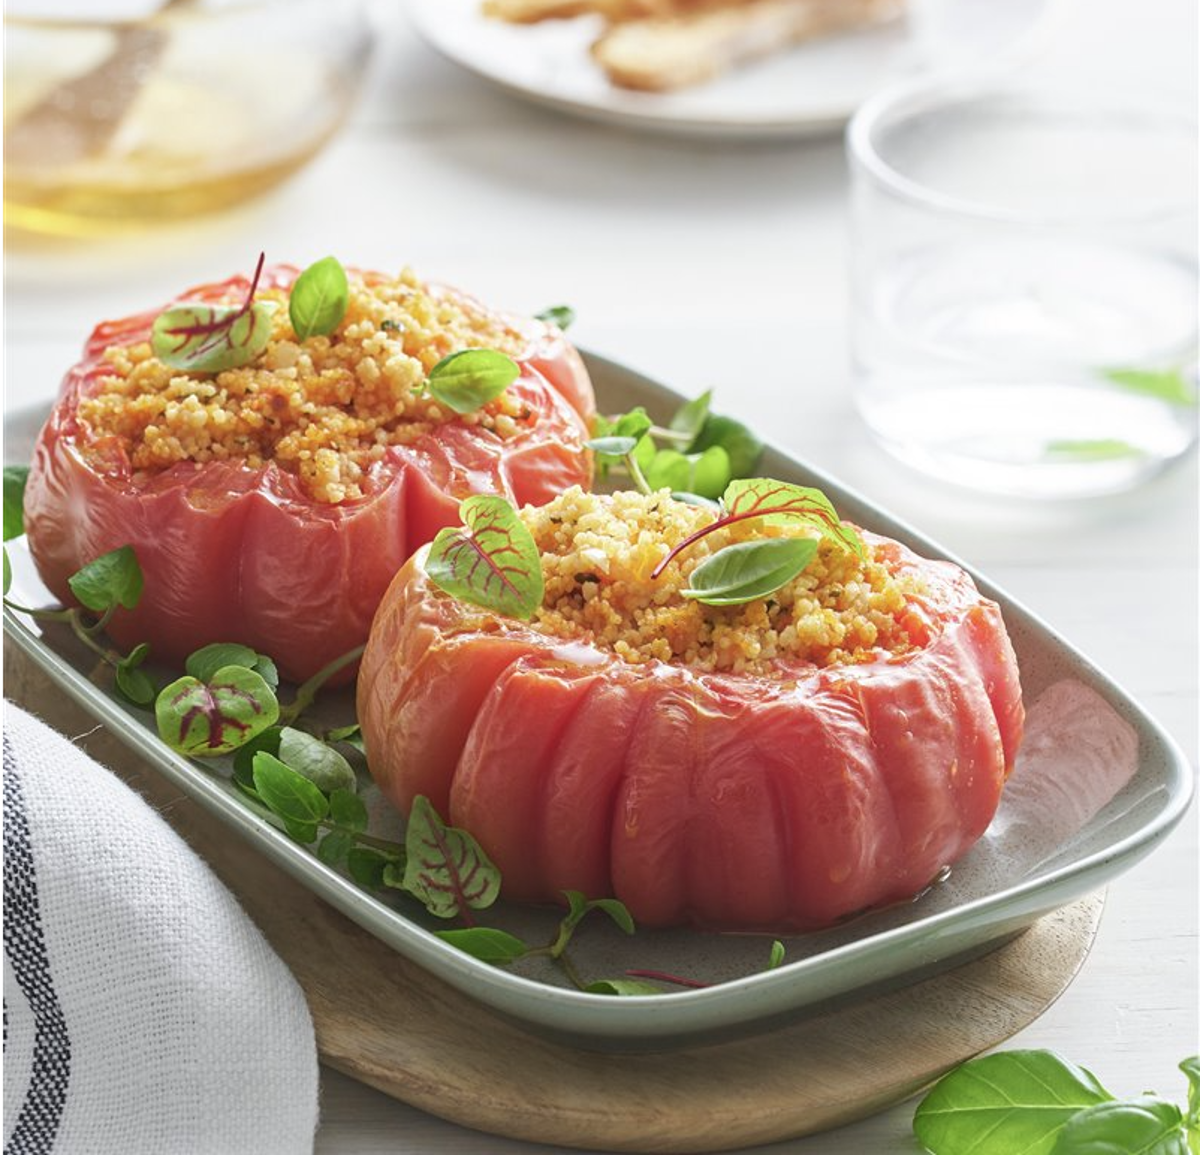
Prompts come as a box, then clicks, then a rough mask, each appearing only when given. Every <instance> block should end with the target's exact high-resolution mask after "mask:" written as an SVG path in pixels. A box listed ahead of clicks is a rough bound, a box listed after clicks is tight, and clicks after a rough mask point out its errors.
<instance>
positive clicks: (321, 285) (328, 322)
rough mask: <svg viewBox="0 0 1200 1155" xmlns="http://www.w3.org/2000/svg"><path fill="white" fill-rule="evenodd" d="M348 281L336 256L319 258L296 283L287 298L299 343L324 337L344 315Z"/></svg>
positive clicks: (348, 289)
mask: <svg viewBox="0 0 1200 1155" xmlns="http://www.w3.org/2000/svg"><path fill="white" fill-rule="evenodd" d="M349 303H350V282H349V281H348V280H347V278H346V270H345V269H344V268H342V265H341V262H340V261H339V260H338V259H337V257H322V258H321V260H319V261H316V262H314V263H313V264H311V265H309V266H308V268H307V269H305V270H304V272H302V273H301V274H300V276H298V277H297V278H296V280H295V283H294V284H293V285H292V291H291V293H290V294H289V295H288V318H289V320H290V321H291V322H292V329H293V330H294V331H295V333H296V336H297V337H299V338H300V340H301V341H306V340H308V338H309V337H325V336H328V335H329V334H330V333H332V332H333V331H334V330H335V329H336V328H337V327H338V326H339V325H340V324H341V323H342V319H343V318H344V317H345V316H346V308H347V306H348V305H349Z"/></svg>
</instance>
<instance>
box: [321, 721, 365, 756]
mask: <svg viewBox="0 0 1200 1155" xmlns="http://www.w3.org/2000/svg"><path fill="white" fill-rule="evenodd" d="M325 737H326V738H327V739H328V740H329V741H330V742H345V743H346V744H347V745H348V746H353V747H354V749H355V750H357V751H358V752H359V753H360V754H365V753H366V752H367V747H366V743H365V742H364V741H363V736H362V727H361V726H360V725H359V724H358V723H357V722H355V723H354V724H353V725H350V726H336V727H334V728H333V729H332V730H330V731H329V732H328V733H327V734H326V735H325Z"/></svg>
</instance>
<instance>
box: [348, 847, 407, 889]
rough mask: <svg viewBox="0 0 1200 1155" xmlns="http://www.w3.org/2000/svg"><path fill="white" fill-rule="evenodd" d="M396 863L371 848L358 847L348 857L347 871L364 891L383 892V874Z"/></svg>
mask: <svg viewBox="0 0 1200 1155" xmlns="http://www.w3.org/2000/svg"><path fill="white" fill-rule="evenodd" d="M394 861H395V860H394V859H392V858H389V857H388V856H387V855H386V854H381V853H380V852H379V851H378V850H372V849H371V847H369V846H356V847H354V849H353V850H351V851H349V853H347V855H346V869H347V870H348V871H349V872H350V877H351V878H353V879H354V881H355V882H357V883H358V885H359V886H361V887H362V888H363V889H364V890H382V889H383V873H384V871H385V870H386V869H387V868H388V866H390V865H391V864H392V863H393V862H394Z"/></svg>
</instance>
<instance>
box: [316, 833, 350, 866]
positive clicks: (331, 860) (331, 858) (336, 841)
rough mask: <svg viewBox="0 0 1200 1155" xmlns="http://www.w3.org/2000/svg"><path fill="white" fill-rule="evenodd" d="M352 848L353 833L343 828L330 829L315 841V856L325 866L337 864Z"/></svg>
mask: <svg viewBox="0 0 1200 1155" xmlns="http://www.w3.org/2000/svg"><path fill="white" fill-rule="evenodd" d="M353 848H354V835H353V834H350V833H349V832H348V831H345V830H331V831H330V832H329V833H328V834H326V835H325V837H324V838H322V839H321V841H320V842H318V843H317V857H318V858H319V859H320V860H321V861H322V862H323V863H325V865H326V866H338V865H339V864H340V863H342V862H345V861H346V856H347V855H348V854H349V853H350V851H351V850H352V849H353Z"/></svg>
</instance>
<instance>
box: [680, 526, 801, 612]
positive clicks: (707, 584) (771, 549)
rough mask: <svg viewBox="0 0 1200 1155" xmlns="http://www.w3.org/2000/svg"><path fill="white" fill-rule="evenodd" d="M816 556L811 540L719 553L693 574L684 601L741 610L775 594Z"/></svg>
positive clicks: (770, 540) (780, 540) (775, 540)
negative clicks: (749, 603)
mask: <svg viewBox="0 0 1200 1155" xmlns="http://www.w3.org/2000/svg"><path fill="white" fill-rule="evenodd" d="M816 552H817V541H816V539H815V538H811V537H765V538H762V539H761V540H759V541H743V542H739V543H738V544H737V545H729V546H726V547H725V548H724V549H721V550H718V551H717V552H716V553H714V554H713V555H712V556H711V557H709V558H706V559H705V560H704V561H702V562H701V563H700V564H699V565H698V566H697V567H696V568H695V569H694V570H692V576H691V581H690V584H689V586H688V588H687V589H685V590H681V591H680V592H681V593H682V594H683V596H684V597H685V598H691V599H692V600H693V601H698V602H703V604H704V605H706V606H740V605H743V604H744V603H746V602H752V601H755V600H756V599H758V598H765V597H767V596H768V595H769V594H773V593H774V592H775V591H776V590H777V589H779V587H780V586H783V585H786V584H787V583H788V582H790V581H791V580H792V578H794V577H796V575H797V574H799V573H800V572H801V571H802V570H803V569H804V567H805V566H806V565H808V563H809V562H810V561H812V559H813V557H814V556H815V555H816Z"/></svg>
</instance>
